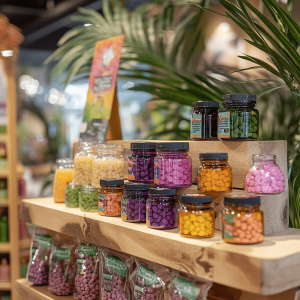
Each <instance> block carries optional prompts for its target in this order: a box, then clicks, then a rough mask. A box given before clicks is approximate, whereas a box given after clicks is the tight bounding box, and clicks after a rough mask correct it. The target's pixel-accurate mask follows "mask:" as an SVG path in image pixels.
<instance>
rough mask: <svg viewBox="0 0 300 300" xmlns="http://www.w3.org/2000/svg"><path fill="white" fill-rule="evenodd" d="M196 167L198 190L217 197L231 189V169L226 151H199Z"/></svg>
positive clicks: (200, 192)
mask: <svg viewBox="0 0 300 300" xmlns="http://www.w3.org/2000/svg"><path fill="white" fill-rule="evenodd" d="M199 157H200V166H199V169H198V182H197V183H198V191H199V194H206V195H210V196H212V197H213V199H214V198H215V197H219V196H220V195H222V193H223V194H224V193H229V192H231V191H232V171H231V167H230V166H229V164H228V154H227V153H200V155H199Z"/></svg>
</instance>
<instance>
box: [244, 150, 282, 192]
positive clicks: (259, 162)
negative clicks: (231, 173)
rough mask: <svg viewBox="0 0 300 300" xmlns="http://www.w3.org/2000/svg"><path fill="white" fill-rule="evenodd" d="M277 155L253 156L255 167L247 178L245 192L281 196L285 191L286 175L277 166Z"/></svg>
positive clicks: (250, 170)
mask: <svg viewBox="0 0 300 300" xmlns="http://www.w3.org/2000/svg"><path fill="white" fill-rule="evenodd" d="M275 160H276V155H273V154H257V155H253V166H252V167H251V168H250V169H249V171H248V173H247V175H246V178H245V191H247V192H248V193H258V194H280V193H282V192H283V191H284V189H285V181H284V175H283V172H282V171H281V169H280V168H279V167H278V166H277V164H276V162H275Z"/></svg>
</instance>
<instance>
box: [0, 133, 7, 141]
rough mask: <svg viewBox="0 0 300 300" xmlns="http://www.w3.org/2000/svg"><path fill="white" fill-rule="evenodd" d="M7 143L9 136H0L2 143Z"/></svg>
mask: <svg viewBox="0 0 300 300" xmlns="http://www.w3.org/2000/svg"><path fill="white" fill-rule="evenodd" d="M6 141H7V135H6V134H0V143H6Z"/></svg>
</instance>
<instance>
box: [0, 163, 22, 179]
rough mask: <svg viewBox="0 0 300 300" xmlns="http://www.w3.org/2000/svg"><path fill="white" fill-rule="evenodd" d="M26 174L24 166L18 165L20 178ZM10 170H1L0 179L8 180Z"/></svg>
mask: <svg viewBox="0 0 300 300" xmlns="http://www.w3.org/2000/svg"><path fill="white" fill-rule="evenodd" d="M23 173H24V166H22V165H18V166H17V174H18V176H22V175H23ZM8 174H9V172H8V170H0V178H7V177H8V176H9V175H8Z"/></svg>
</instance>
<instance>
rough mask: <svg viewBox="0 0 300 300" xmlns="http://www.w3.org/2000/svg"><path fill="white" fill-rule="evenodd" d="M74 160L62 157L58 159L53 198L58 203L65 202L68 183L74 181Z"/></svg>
mask: <svg viewBox="0 0 300 300" xmlns="http://www.w3.org/2000/svg"><path fill="white" fill-rule="evenodd" d="M73 167H74V164H73V160H72V159H70V158H62V159H57V160H56V170H55V175H54V182H53V199H54V202H56V203H64V202H65V190H66V187H67V183H68V182H71V181H73V175H74V170H73Z"/></svg>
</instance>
